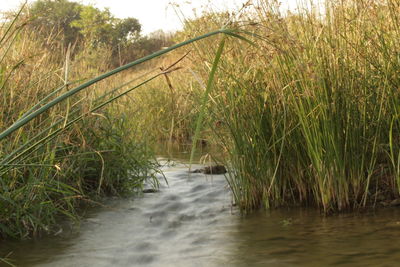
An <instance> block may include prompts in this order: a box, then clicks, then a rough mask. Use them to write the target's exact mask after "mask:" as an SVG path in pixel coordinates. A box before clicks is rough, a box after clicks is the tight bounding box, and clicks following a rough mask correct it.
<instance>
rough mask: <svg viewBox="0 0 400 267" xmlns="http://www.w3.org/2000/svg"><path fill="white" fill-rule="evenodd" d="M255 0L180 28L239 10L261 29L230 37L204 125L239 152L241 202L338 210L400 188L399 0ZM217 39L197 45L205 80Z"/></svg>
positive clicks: (248, 26)
mask: <svg viewBox="0 0 400 267" xmlns="http://www.w3.org/2000/svg"><path fill="white" fill-rule="evenodd" d="M253 4H254V5H253V6H252V8H249V9H248V10H247V11H244V12H241V13H240V14H239V15H237V16H236V17H233V16H232V14H228V13H210V14H205V15H204V16H203V17H201V18H199V19H196V20H193V21H188V22H187V25H186V27H185V30H184V31H183V32H182V33H180V36H192V35H193V36H195V35H197V34H201V33H202V32H204V31H206V29H207V28H212V27H214V26H215V25H221V23H225V22H226V21H229V20H230V21H232V24H233V25H235V26H236V27H239V28H240V29H241V31H242V32H243V33H244V34H245V35H247V36H252V37H253V38H252V40H253V42H254V43H255V45H252V44H250V43H248V42H243V41H240V40H237V41H235V42H229V43H227V44H226V47H225V52H224V54H223V56H222V57H221V62H220V63H219V64H220V70H219V71H218V75H217V76H216V77H215V88H214V90H213V91H212V92H210V93H209V99H210V100H209V101H208V102H207V103H206V105H207V113H206V115H205V118H207V123H206V125H208V127H206V129H205V131H208V132H212V133H213V140H216V142H218V143H219V144H221V145H222V146H223V147H224V151H226V152H227V153H229V156H228V158H227V163H228V164H229V165H230V166H231V167H232V169H231V176H229V178H228V181H229V183H230V185H231V188H232V190H233V194H234V197H235V200H236V202H237V204H238V205H239V206H240V207H241V209H242V210H243V211H249V210H252V209H256V208H259V207H260V206H264V207H268V208H269V207H277V206H281V205H310V206H317V207H319V208H321V209H322V210H323V211H324V212H334V211H343V210H348V209H359V208H364V207H367V206H371V205H372V206H374V205H377V204H380V203H381V204H387V203H389V202H390V201H391V200H393V199H395V198H398V197H399V193H400V191H399V189H400V187H399V185H400V184H399V182H400V180H399V170H400V168H399V162H400V161H399V158H400V157H399V156H400V154H399V153H400V148H399V142H398V141H399V132H400V128H399V127H400V124H399V107H400V105H399V104H400V103H399V88H400V87H399V85H400V81H399V77H398V76H399V75H398V73H399V69H400V65H399V50H398V47H399V38H398V36H399V28H400V27H399V26H400V24H399V17H398V14H400V6H399V3H398V1H393V0H385V1H379V2H373V3H372V2H371V1H344V2H343V1H342V2H340V3H339V2H337V1H326V2H325V3H324V5H323V6H320V7H319V8H318V7H316V6H314V7H313V8H304V9H302V8H299V9H298V10H297V11H296V12H287V13H282V12H281V9H280V8H279V6H278V4H277V3H276V2H275V1H261V2H257V3H253ZM249 38H250V37H249ZM211 46H214V47H215V42H214V43H213V42H212V40H211V39H208V40H203V41H201V42H199V43H197V45H196V53H192V54H191V60H192V64H193V66H194V67H193V71H194V72H195V73H196V74H198V75H199V76H200V80H203V81H205V80H206V79H207V75H208V72H209V70H210V69H211V66H212V61H213V57H214V55H212V54H211V53H210V49H209V47H211ZM187 77H188V79H193V77H192V78H191V76H190V75H188V76H187ZM197 90H198V91H200V92H204V87H199V88H198V89H197ZM193 103H195V100H193Z"/></svg>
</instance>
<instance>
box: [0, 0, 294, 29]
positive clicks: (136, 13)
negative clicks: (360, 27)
mask: <svg viewBox="0 0 400 267" xmlns="http://www.w3.org/2000/svg"><path fill="white" fill-rule="evenodd" d="M21 2H23V1H22V0H0V11H7V10H10V9H15V8H17V7H18V6H19V5H20V4H21ZM29 2H32V0H29ZM76 2H81V3H83V4H93V5H94V6H96V7H98V8H100V9H103V8H105V7H108V8H110V11H111V13H112V14H113V15H114V16H116V17H118V18H126V17H133V18H136V19H138V20H139V22H140V23H141V24H142V32H143V33H144V34H148V33H151V32H153V31H156V30H159V29H163V30H164V31H175V30H179V29H180V28H181V27H182V22H181V19H182V16H181V14H180V12H182V13H183V14H185V17H189V18H190V17H193V14H194V10H196V12H197V14H201V11H202V10H204V9H209V8H212V9H213V10H215V11H223V10H226V9H235V8H238V7H241V6H242V5H243V3H245V2H247V0H80V1H76ZM171 2H173V3H177V4H178V5H179V8H178V9H177V8H174V5H173V4H171ZM281 2H282V4H283V5H284V6H295V3H296V0H281ZM176 10H179V11H178V14H179V15H178V14H177V12H176Z"/></svg>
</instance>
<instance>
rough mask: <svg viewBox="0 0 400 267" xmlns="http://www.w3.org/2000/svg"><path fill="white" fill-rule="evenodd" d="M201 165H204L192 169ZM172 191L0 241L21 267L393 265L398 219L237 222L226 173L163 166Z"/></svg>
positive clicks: (387, 214) (384, 214) (288, 212)
mask: <svg viewBox="0 0 400 267" xmlns="http://www.w3.org/2000/svg"><path fill="white" fill-rule="evenodd" d="M195 167H198V166H195ZM165 175H166V177H167V179H168V182H169V186H168V185H166V184H165V182H163V183H162V185H161V188H160V192H158V193H154V194H144V195H143V196H142V197H136V198H129V199H119V200H117V199H114V200H109V201H107V203H106V206H105V207H100V208H96V209H93V210H91V211H90V212H89V213H88V214H87V215H86V218H85V219H84V221H83V222H82V224H81V227H80V231H79V232H74V233H72V234H71V233H68V231H67V230H64V232H63V233H62V234H60V235H58V236H52V237H46V238H43V239H40V240H37V241H34V240H29V241H18V242H2V243H0V255H1V256H4V255H5V254H6V253H7V252H10V251H12V252H13V254H12V255H11V258H13V260H14V261H13V263H15V264H16V265H17V266H329V265H335V266H336V265H340V266H397V265H398V263H399V262H400V239H399V234H400V212H399V209H396V208H387V209H381V210H380V211H379V212H368V213H364V214H343V215H334V216H329V217H324V216H322V215H321V214H320V213H319V212H317V211H315V210H313V209H299V208H295V209H279V210H273V211H269V212H257V213H253V214H251V215H249V216H246V217H243V216H240V214H239V212H238V211H237V210H236V208H235V207H232V205H231V203H232V198H231V194H230V191H229V188H228V186H227V184H226V181H225V178H224V176H223V175H214V176H206V175H203V174H191V175H190V177H189V174H188V169H187V166H186V165H184V164H177V165H175V166H170V167H167V168H166V169H165Z"/></svg>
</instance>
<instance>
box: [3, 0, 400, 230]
mask: <svg viewBox="0 0 400 267" xmlns="http://www.w3.org/2000/svg"><path fill="white" fill-rule="evenodd" d="M246 8H247V9H246ZM28 10H29V11H28ZM48 10H53V11H55V12H50V13H51V14H54V16H53V15H51V16H43V14H45V12H48ZM57 14H58V15H57ZM398 14H400V5H399V3H398V1H395V0H384V1H379V2H374V3H373V4H371V2H370V1H366V0H365V1H364V0H362V1H345V2H341V3H337V2H336V1H327V2H326V5H325V6H324V8H323V12H318V9H304V10H301V11H298V12H296V13H287V14H282V13H280V9H279V8H278V6H277V4H276V3H275V2H274V1H262V2H260V3H259V4H258V5H254V6H253V8H250V6H248V7H247V6H246V7H245V8H244V9H243V10H241V11H240V12H239V13H238V14H234V15H232V14H229V13H208V14H203V16H202V17H200V18H197V19H194V20H188V21H186V24H185V28H184V30H183V31H182V32H179V33H176V34H175V35H174V36H173V37H172V36H166V35H164V34H162V33H155V34H153V35H152V36H150V37H149V36H147V37H143V36H141V35H140V24H139V22H138V21H137V20H135V19H133V18H129V19H125V20H121V19H116V18H114V17H113V16H112V15H111V14H110V12H109V11H108V10H99V9H96V8H94V7H92V6H85V5H82V4H78V3H74V2H69V1H66V0H59V1H47V0H39V1H36V2H34V3H33V4H32V5H31V6H30V7H29V8H28V9H22V10H21V12H20V14H19V15H18V18H17V19H15V17H14V19H13V17H12V16H9V19H8V20H6V21H5V22H3V24H2V27H1V30H0V89H1V91H2V94H3V95H4V97H3V98H2V101H3V104H2V106H1V109H0V112H1V113H0V114H1V119H0V126H1V128H2V129H7V130H6V131H3V133H0V160H1V161H0V175H1V184H0V185H1V188H0V210H1V211H2V215H1V217H0V233H1V235H2V237H25V236H28V235H32V234H33V235H35V234H38V233H40V232H42V231H51V230H52V228H51V227H52V226H53V225H54V224H55V222H56V218H57V216H59V215H60V214H64V215H67V216H70V217H71V218H76V216H77V215H76V208H77V207H78V206H79V205H81V204H82V203H85V201H86V202H89V201H92V200H93V199H96V198H97V197H98V196H101V195H104V194H121V193H124V192H132V191H134V190H135V189H136V190H138V189H140V188H141V186H142V183H143V181H144V180H145V179H147V178H148V177H152V178H154V177H155V176H154V174H155V173H156V172H157V164H156V162H155V161H154V160H151V159H152V152H151V149H150V146H149V145H148V143H149V139H152V140H159V141H165V140H169V141H178V142H181V143H186V142H188V143H190V142H193V144H196V143H197V141H198V140H200V139H202V140H205V141H206V142H205V143H211V144H213V145H218V146H220V147H221V148H222V149H223V150H224V152H226V155H227V156H226V163H227V165H229V166H230V175H229V177H228V182H229V184H230V186H231V188H232V191H233V195H234V197H235V200H236V203H237V204H238V205H239V207H240V208H241V210H242V211H244V212H246V211H250V210H253V209H256V208H259V207H261V206H263V207H265V208H270V207H278V206H282V205H312V206H317V207H320V208H321V209H322V210H323V211H324V212H333V211H342V210H347V209H358V208H363V207H367V206H370V205H376V204H378V203H381V202H389V201H390V200H393V199H395V198H398V197H399V194H400V147H399V141H400V136H399V133H400V123H399V111H400V100H399V88H400V80H399V77H398V73H399V67H400V53H399V51H398V47H400V44H399V40H400V39H399V38H398V37H399V36H400V34H399V29H400V27H399V26H400V24H399V17H398ZM60 18H64V19H62V20H60ZM227 25H228V26H229V29H228V27H227ZM210 29H221V30H217V31H214V32H210ZM231 29H235V30H231ZM220 33H222V34H224V37H222V39H221V37H220V36H217V35H219V34H220ZM238 34H241V35H238ZM231 37H234V38H235V40H234V41H231ZM246 38H251V41H249V40H248V39H246ZM172 39H173V40H174V41H176V42H177V43H178V44H177V45H172V43H173V42H172ZM185 40H188V41H185ZM195 41H196V43H195V44H194V45H193V46H190V47H189V46H185V45H187V44H189V43H193V42H195ZM216 44H218V46H216ZM171 45H172V46H171ZM164 46H171V47H170V48H168V49H164V50H161V51H160V52H156V53H154V54H152V55H150V56H146V57H144V58H141V59H138V60H135V59H137V58H139V57H141V56H144V55H146V54H150V53H151V52H154V51H156V50H160V48H161V47H164ZM183 46H185V47H183ZM180 47H182V48H180ZM210 47H215V49H210ZM178 48H180V49H179V50H178V51H177V52H176V53H174V54H171V55H168V56H162V55H164V54H166V53H167V52H169V51H172V50H176V49H178ZM128 51H129V52H128ZM160 56H162V57H161V58H159V59H160V61H159V62H161V63H158V64H159V65H155V64H154V63H152V64H150V63H148V62H149V60H150V59H153V58H156V57H160ZM133 60H135V61H133ZM126 62H131V63H129V64H127V65H123V64H124V63H126ZM142 63H146V65H143V64H142ZM139 64H142V65H141V67H138V65H139ZM117 66H121V67H118V68H116V69H114V70H113V71H111V72H107V73H106V74H104V75H101V76H97V75H99V74H100V73H101V72H104V71H105V70H108V69H111V68H113V67H117ZM155 66H157V67H155ZM160 66H161V67H160ZM182 66H184V67H185V68H183V69H182ZM132 67H134V68H135V69H134V70H135V72H133V71H132V69H131V68H132ZM127 69H131V71H130V72H129V71H126V70H127ZM176 70H179V73H178V72H175V71H176ZM121 71H125V72H124V75H121V74H120V72H121ZM96 76H97V77H96ZM90 77H96V78H94V79H92V80H89V79H88V78H90ZM157 77H158V79H157V80H155V78H157ZM206 81H208V82H206ZM78 84H81V85H79V86H77V85H78ZM75 86H77V87H75ZM139 86H140V87H143V90H139V91H135V93H133V94H131V95H129V96H127V95H126V94H127V93H128V92H131V91H133V90H136V89H137V88H138V87H139ZM117 99H118V101H116V100H117ZM34 103H37V104H34ZM32 105H33V106H32ZM9 126H11V127H9ZM153 181H154V183H155V184H157V181H156V180H153Z"/></svg>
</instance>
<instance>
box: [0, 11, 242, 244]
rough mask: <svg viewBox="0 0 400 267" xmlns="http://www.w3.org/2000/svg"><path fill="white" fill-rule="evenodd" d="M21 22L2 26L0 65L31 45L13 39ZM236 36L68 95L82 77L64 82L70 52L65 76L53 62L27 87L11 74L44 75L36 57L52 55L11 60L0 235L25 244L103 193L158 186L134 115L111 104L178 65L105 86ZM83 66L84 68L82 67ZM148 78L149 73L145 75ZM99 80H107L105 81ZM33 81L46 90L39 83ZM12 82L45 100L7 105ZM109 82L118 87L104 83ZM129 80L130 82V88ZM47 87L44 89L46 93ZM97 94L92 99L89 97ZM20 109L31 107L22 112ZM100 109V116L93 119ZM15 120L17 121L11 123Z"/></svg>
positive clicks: (1, 136) (1, 137)
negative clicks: (29, 60)
mask: <svg viewBox="0 0 400 267" xmlns="http://www.w3.org/2000/svg"><path fill="white" fill-rule="evenodd" d="M18 14H20V13H18ZM23 24H24V23H20V24H18V15H17V17H16V18H15V19H14V20H12V21H11V23H10V24H9V25H8V28H4V29H5V31H4V32H3V33H2V38H1V40H2V43H1V45H2V46H1V47H8V48H7V49H6V50H4V49H3V50H1V49H0V52H2V60H7V61H4V62H0V63H2V64H15V63H13V62H12V60H11V55H10V54H9V51H10V49H17V48H13V46H20V45H27V44H28V45H31V46H32V47H36V45H37V44H36V43H35V42H34V41H33V40H34V38H29V39H28V33H27V32H21V33H20V31H21V29H23ZM237 32H238V31H237V30H235V29H227V28H222V29H220V30H217V31H213V32H209V33H206V34H203V35H200V36H198V37H195V38H192V39H189V40H187V41H184V42H181V43H178V44H176V45H173V46H171V47H169V48H167V49H164V50H161V51H158V52H156V53H153V54H151V55H149V56H146V57H143V58H141V59H138V60H135V61H133V62H131V63H129V64H126V65H124V66H121V67H119V68H116V69H114V70H112V71H109V72H107V73H104V74H102V75H99V76H97V77H96V78H94V79H90V80H89V81H87V82H84V83H83V84H81V85H79V86H77V87H75V88H73V89H69V87H70V86H71V84H73V83H76V81H79V80H81V79H82V76H81V77H79V76H78V77H75V76H77V74H78V75H79V74H80V73H77V74H76V73H75V74H74V78H75V82H71V80H73V79H71V78H70V76H71V77H72V74H70V72H72V71H74V70H75V69H77V68H76V67H75V66H74V64H76V63H74V64H71V66H69V65H70V63H69V60H70V59H69V53H70V52H69V49H70V48H68V51H67V53H66V55H65V58H66V62H67V63H66V64H65V66H64V67H63V68H62V69H61V71H64V73H62V75H59V72H60V69H59V67H58V66H57V64H54V67H55V68H54V69H55V70H54V71H50V72H49V73H46V78H44V79H42V80H41V79H40V78H39V79H38V81H34V80H32V82H30V81H29V80H23V79H21V80H18V79H15V78H14V79H15V81H14V80H12V81H8V77H11V76H12V75H13V76H18V75H20V76H21V77H23V75H25V73H22V72H21V74H19V73H18V71H19V70H21V69H23V68H26V67H31V66H34V67H35V68H37V70H36V69H35V70H36V71H37V72H40V71H43V69H45V67H44V66H45V65H46V64H43V67H42V65H40V63H42V62H45V61H43V59H47V58H48V59H49V60H51V55H50V54H46V52H45V53H44V57H43V59H41V61H39V64H36V65H27V66H26V65H24V64H22V63H18V62H17V63H16V64H15V65H13V66H12V67H11V68H8V69H11V71H9V72H8V76H3V75H2V76H1V78H2V79H3V78H4V77H6V78H5V79H3V80H1V83H0V85H1V86H2V88H3V90H4V89H5V90H6V91H5V92H6V93H7V94H8V95H7V97H8V98H5V101H9V102H7V105H4V106H3V108H2V110H1V112H2V113H3V115H4V116H3V117H2V121H1V125H2V127H4V126H5V123H6V122H12V125H11V126H9V127H8V128H7V129H6V130H4V131H3V132H2V133H0V147H1V153H0V162H1V163H0V176H1V179H0V180H1V183H0V185H1V189H0V210H1V211H2V217H1V218H0V236H2V237H4V238H7V237H14V238H16V237H20V238H24V237H27V236H30V235H39V234H40V233H41V232H51V231H56V230H57V229H55V227H56V222H57V220H56V218H57V217H58V216H59V215H60V214H63V215H65V216H67V217H69V218H71V219H72V220H77V218H78V217H79V216H78V215H77V212H76V208H77V207H79V206H80V205H82V202H88V203H90V202H92V201H93V200H94V199H96V198H97V196H99V195H104V194H121V193H124V192H128V193H129V192H132V191H140V189H141V188H142V186H143V182H144V181H145V180H149V179H150V181H151V182H152V183H153V184H154V185H155V186H157V185H158V180H157V178H156V174H157V173H158V172H159V169H158V165H157V163H156V161H154V160H153V159H152V157H153V154H152V152H151V150H150V149H149V147H148V145H147V144H146V142H147V141H146V140H143V141H142V140H141V139H140V138H139V137H140V136H143V133H142V132H140V131H139V129H138V126H137V125H135V123H134V122H133V121H132V120H131V119H130V117H132V114H134V115H135V116H136V114H135V113H136V111H134V110H129V109H126V110H124V112H123V113H121V112H118V103H117V102H116V100H117V99H122V98H123V97H124V96H126V95H127V94H128V93H129V92H131V91H133V90H135V89H137V88H140V87H143V86H144V85H145V84H148V83H149V82H151V81H153V80H154V79H156V78H157V77H159V76H164V75H166V74H167V73H170V72H173V71H176V70H178V69H179V68H180V67H175V66H174V65H175V64H172V65H171V66H170V67H167V68H164V69H163V70H162V71H159V72H157V73H154V71H151V72H147V73H145V74H143V75H140V76H139V77H135V78H133V79H130V80H129V81H127V82H121V80H119V81H117V80H116V79H115V80H112V79H113V77H114V76H116V75H117V74H118V73H120V72H122V71H125V70H127V69H129V68H132V67H134V66H137V65H140V64H142V63H144V62H147V61H150V60H152V59H155V58H158V57H160V56H161V55H163V54H166V53H169V52H171V51H174V50H176V49H178V48H179V47H182V46H185V45H188V44H191V43H193V42H196V41H199V40H201V39H206V38H209V37H211V36H214V35H218V34H225V35H232V36H235V35H236V33H237ZM29 34H34V32H33V33H32V32H30V33H29ZM17 35H18V37H19V38H20V39H21V40H22V41H18V42H16V43H15V44H14V43H13V42H14V41H15V40H18V38H16V37H13V36H17ZM23 38H27V39H23ZM35 49H37V48H35ZM100 51H101V50H100ZM84 52H85V51H82V53H84ZM37 54H39V53H37ZM219 56H220V55H219ZM75 60H76V59H75ZM9 62H11V63H9ZM21 62H22V61H21ZM49 66H53V65H52V62H51V61H49V63H48V64H47V66H46V67H47V68H48V69H49ZM0 67H2V66H0ZM96 67H97V66H96ZM85 68H87V67H85V66H83V68H82V69H85ZM48 69H47V71H48ZM99 69H100V68H99ZM0 70H3V69H0ZM94 71H96V69H94ZM75 72H76V70H75ZM151 73H153V75H152V76H150V77H149V76H148V75H150V74H151ZM80 75H82V74H80ZM39 76H40V75H39ZM18 77H19V76H18ZM49 77H63V79H62V83H63V85H61V86H59V85H57V82H56V79H54V78H53V79H52V78H49ZM76 78H77V79H76ZM107 78H108V79H107ZM110 79H111V80H110ZM104 80H107V81H108V80H110V81H109V82H108V83H104ZM40 81H42V82H43V81H45V82H46V83H48V84H40ZM101 81H103V82H102V83H100V82H101ZM17 82H19V83H21V84H22V83H23V82H25V84H26V87H25V88H26V90H27V92H28V93H29V94H31V93H32V94H33V95H35V94H34V89H36V88H40V90H41V91H37V92H40V94H39V95H43V94H44V93H46V94H47V95H44V96H42V97H40V98H41V100H39V99H38V98H39V97H38V96H37V95H35V101H34V102H31V99H29V97H26V98H25V102H23V106H17V105H16V104H15V103H14V102H13V99H14V98H15V97H14V96H15V89H14V87H13V84H14V83H15V84H18V83H17ZM116 82H117V83H119V85H117V86H111V85H110V84H113V83H116ZM133 82H136V83H137V84H136V85H132V83H133ZM46 85H47V86H49V87H47V88H46ZM50 86H51V87H50ZM89 87H91V88H93V90H91V91H93V92H91V91H88V90H84V89H87V88H89ZM28 88H29V90H28ZM50 88H55V89H53V90H50ZM98 88H100V96H99V97H97V96H96V94H97V91H99V89H98ZM109 88H112V89H109ZM96 90H97V91H96ZM83 91H86V92H85V94H82V92H83ZM37 92H36V94H37ZM19 101H23V100H22V99H21V100H19ZM27 103H30V104H31V106H30V107H29V106H26V104H27ZM32 103H36V104H33V105H32ZM112 103H116V105H111V104H112ZM120 103H122V102H120ZM106 107H108V108H106ZM99 110H102V112H101V113H98V112H99ZM10 113H14V114H13V116H11V117H10V116H9V117H7V114H10ZM17 114H22V115H20V116H19V118H15V117H16V115H17ZM22 127H24V128H22ZM135 134H137V136H135Z"/></svg>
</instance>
